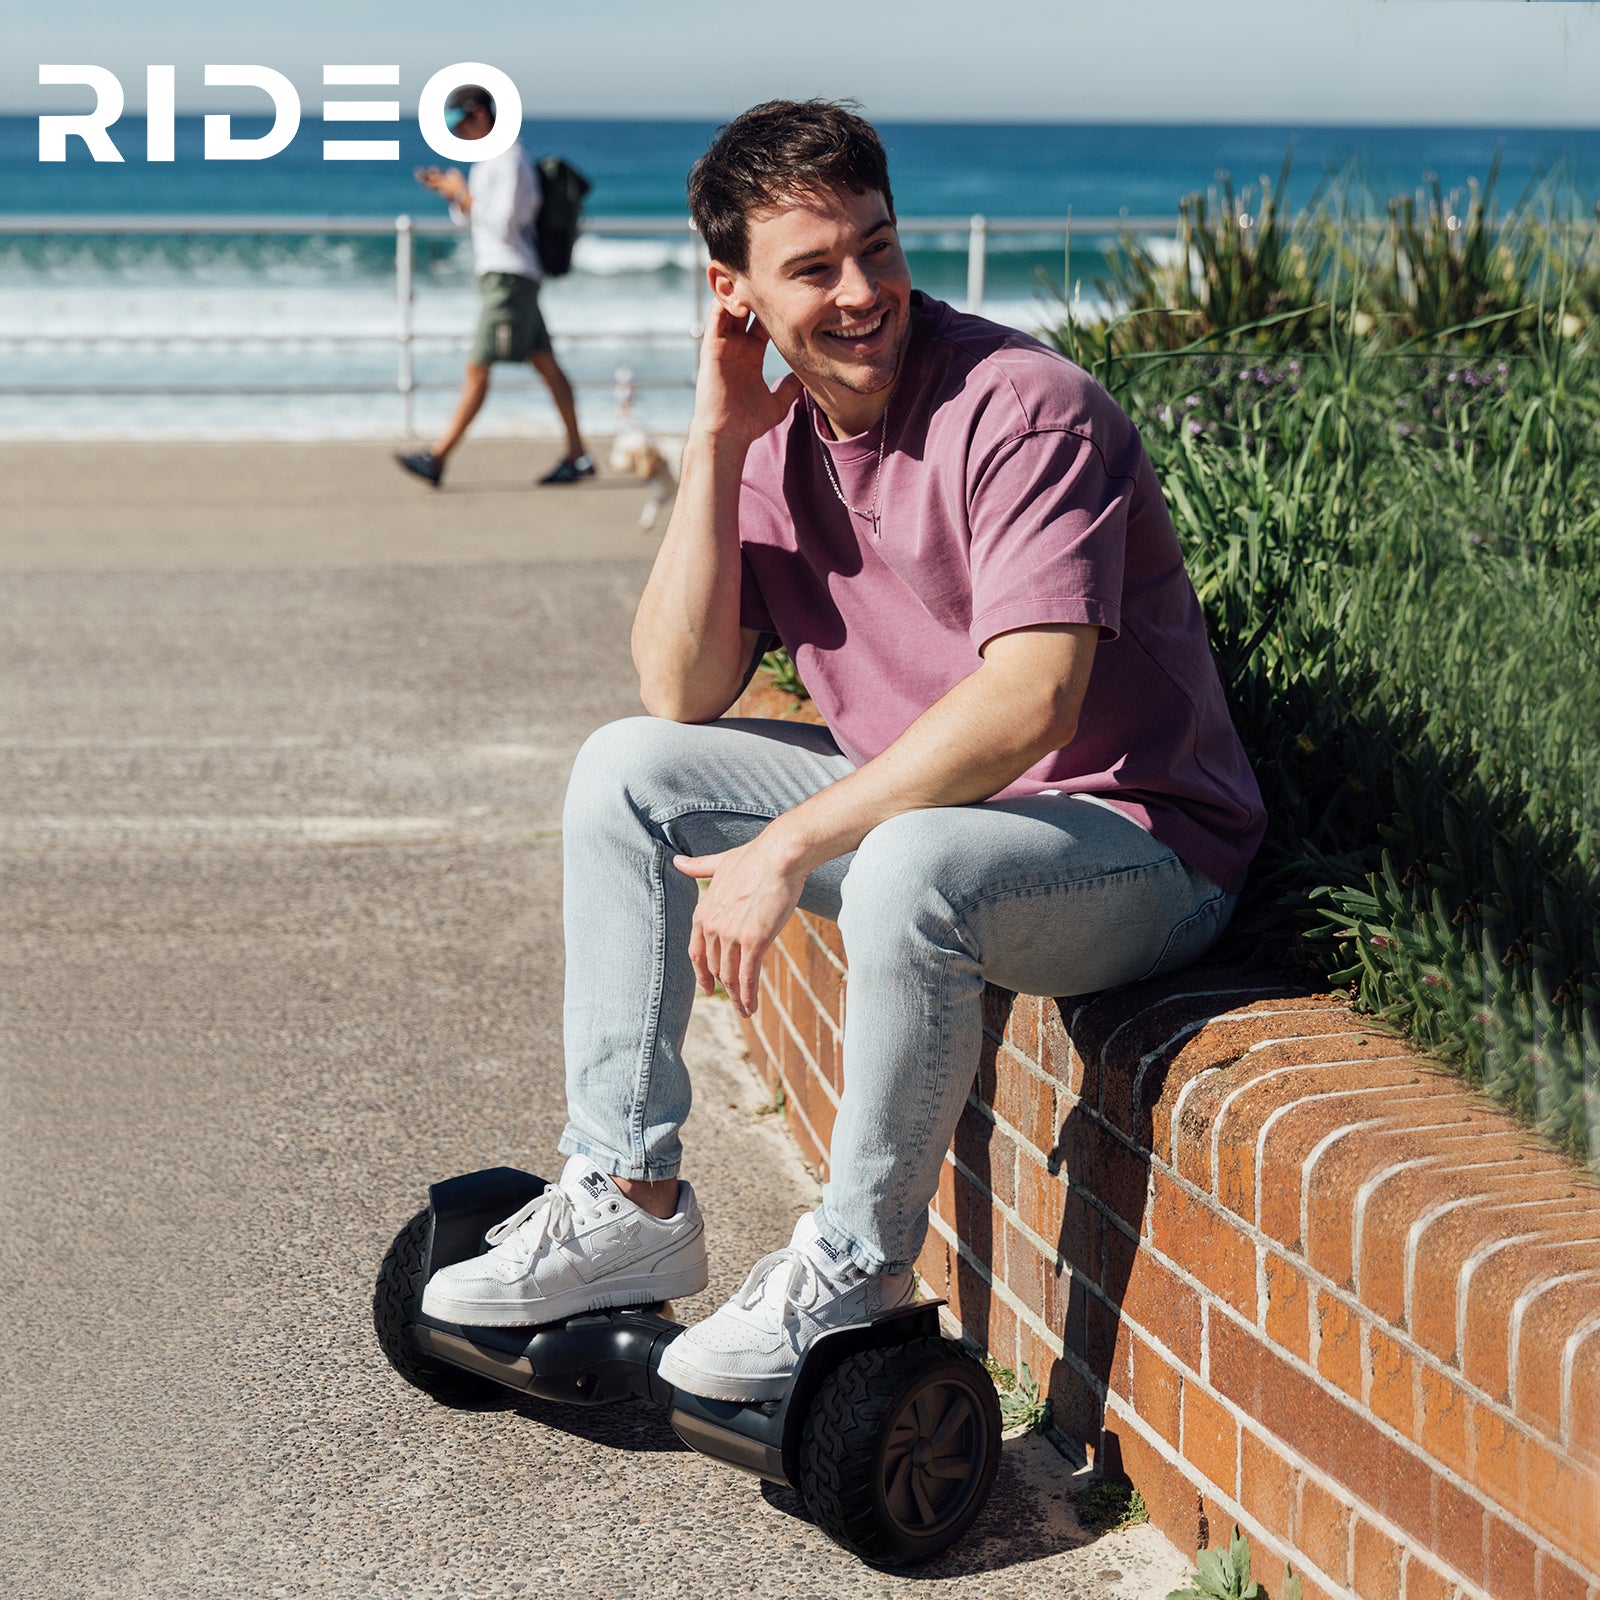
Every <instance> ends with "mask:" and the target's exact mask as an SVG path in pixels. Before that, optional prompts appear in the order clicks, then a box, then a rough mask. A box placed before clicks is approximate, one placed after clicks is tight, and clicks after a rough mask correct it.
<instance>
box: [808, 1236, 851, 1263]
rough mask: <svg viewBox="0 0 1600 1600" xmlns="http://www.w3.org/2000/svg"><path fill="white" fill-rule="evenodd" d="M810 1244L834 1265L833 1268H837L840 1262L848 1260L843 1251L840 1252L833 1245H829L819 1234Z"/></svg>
mask: <svg viewBox="0 0 1600 1600" xmlns="http://www.w3.org/2000/svg"><path fill="white" fill-rule="evenodd" d="M812 1242H813V1243H814V1244H815V1245H816V1247H817V1249H819V1250H820V1251H821V1252H822V1253H823V1255H825V1256H826V1257H827V1258H828V1259H829V1260H830V1261H831V1262H832V1263H833V1264H834V1266H838V1265H839V1263H840V1262H841V1261H847V1260H849V1257H848V1256H847V1255H846V1254H845V1252H844V1251H843V1250H840V1249H839V1248H838V1247H837V1246H835V1245H831V1244H829V1243H828V1241H827V1240H826V1239H824V1238H823V1237H822V1235H821V1234H820V1233H819V1234H818V1235H817V1237H816V1238H815V1240H813V1241H812Z"/></svg>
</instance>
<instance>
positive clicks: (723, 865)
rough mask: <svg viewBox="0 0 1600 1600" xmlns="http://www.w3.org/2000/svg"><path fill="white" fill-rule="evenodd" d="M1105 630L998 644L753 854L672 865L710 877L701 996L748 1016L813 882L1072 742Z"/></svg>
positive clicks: (1050, 630)
mask: <svg viewBox="0 0 1600 1600" xmlns="http://www.w3.org/2000/svg"><path fill="white" fill-rule="evenodd" d="M1099 635H1100V630H1099V628H1098V627H1095V626H1092V625H1087V624H1078V623H1062V624H1052V625H1049V626H1045V627H1037V628H1020V629H1018V630H1016V631H1015V632H1012V633H1004V634H1000V635H999V636H997V637H996V638H994V639H991V640H990V641H989V642H988V644H987V645H986V646H985V647H984V651H983V664H982V665H981V666H980V667H979V668H978V670H977V671H976V672H974V673H972V674H971V675H970V676H969V677H967V678H965V679H963V680H962V681H961V682H960V683H958V684H957V685H956V686H955V687H954V688H953V689H951V690H950V691H949V692H948V693H947V694H945V695H944V696H942V697H941V698H940V699H939V700H937V701H935V702H934V704H933V705H931V706H930V707H929V708H928V709H927V710H926V711H925V712H923V714H922V715H921V716H920V717H918V718H917V720H916V721H915V722H913V723H912V724H911V726H910V727H909V728H907V729H906V731H905V732H904V733H903V734H901V736H900V737H899V738H898V739H896V740H895V742H894V743H893V744H892V745H890V746H889V747H888V749H886V750H884V751H883V752H882V753H881V754H880V755H878V756H876V757H874V758H873V759H872V760H871V761H868V762H867V763H865V764H864V765H863V766H861V767H859V768H858V769H857V770H856V771H855V772H853V773H851V774H850V776H849V777H847V778H843V779H841V780H840V781H839V782H838V783H835V784H831V785H830V786H829V787H828V788H826V789H824V790H822V791H821V792H820V793H818V794H815V795H813V796H812V797H811V798H810V799H809V800H807V801H805V802H803V803H802V804H801V805H798V806H796V807H795V808H794V810H792V811H789V812H786V813H785V814H784V815H783V816H781V817H778V818H776V819H775V820H774V821H772V822H771V823H769V824H768V825H767V827H766V828H765V829H763V830H762V832H761V833H760V834H759V835H758V836H757V837H756V838H755V839H754V840H752V841H751V843H749V844H747V845H743V846H741V847H740V848H739V849H736V850H729V851H725V852H723V853H722V854H720V855H716V856H702V857H697V858H691V857H685V856H679V857H677V858H675V861H674V865H676V866H677V867H678V869H679V870H680V871H683V872H688V873H689V874H691V875H692V876H694V877H710V878H711V879H712V881H711V884H710V887H709V888H708V889H707V890H706V892H705V893H704V894H703V895H702V896H701V898H700V904H699V907H698V908H697V910H696V912H695V926H694V932H693V934H692V935H691V938H690V944H689V955H690V959H691V960H692V961H693V963H694V966H695V971H696V974H697V976H698V978H699V982H700V986H701V988H702V989H705V990H707V991H708V992H709V990H710V989H711V988H712V987H713V985H714V983H715V982H716V981H720V982H721V983H722V984H723V986H724V987H725V988H726V989H727V991H728V993H729V994H730V995H731V996H732V997H733V1000H734V1003H735V1005H736V1006H737V1007H738V1009H739V1010H740V1011H741V1012H742V1013H743V1014H744V1015H746V1016H748V1015H749V1014H750V1013H751V1012H753V1011H754V1010H755V1008H756V999H757V982H758V979H759V976H760V968H761V960H762V957H763V956H764V955H765V954H766V951H767V949H768V947H769V946H770V945H771V943H772V941H773V940H774V939H775V938H776V937H777V936H778V933H779V931H780V929H781V928H782V927H783V924H784V923H785V922H786V921H787V920H788V918H789V915H790V913H791V912H793V910H794V908H795V906H796V905H797V904H798V903H799V900H800V890H801V888H802V886H803V885H804V883H805V880H806V877H807V875H808V874H809V873H810V872H811V871H812V869H813V868H815V867H818V866H820V865H821V864H822V863H823V862H824V861H831V860H832V859H833V858H834V857H835V856H840V855H844V854H846V853H847V852H848V851H851V850H854V849H855V848H856V846H857V845H859V844H860V843H861V841H862V840H863V839H864V838H865V837H866V836H867V834H869V833H870V832H871V831H872V830H873V829H874V828H875V827H877V826H878V825H879V824H880V823H882V822H887V821H888V820H889V818H891V817H895V816H898V815H899V814H900V813H901V812H904V811H917V810H923V809H927V808H929V807H933V806H952V805H964V804H969V803H971V802H973V801H977V800H986V799H988V797H989V796H990V795H993V794H997V793H998V792H999V791H1000V790H1002V789H1004V788H1006V787H1007V786H1008V785H1009V784H1011V783H1012V782H1014V781H1015V780H1016V779H1017V778H1019V777H1021V776H1022V774H1023V773H1024V772H1026V771H1027V770H1028V768H1029V767H1031V766H1032V765H1033V764H1034V763H1035V762H1036V761H1038V760H1040V759H1041V758H1042V757H1043V756H1045V755H1048V754H1049V753H1050V751H1052V750H1059V749H1060V748H1061V747H1062V746H1063V745H1066V744H1069V743H1070V742H1071V741H1072V739H1073V737H1074V735H1075V734H1076V732H1077V725H1078V714H1079V712H1080V710H1081V709H1082V706H1083V696H1084V692H1085V691H1086V689H1087V688H1088V685H1089V674H1090V670H1091V668H1092V667H1093V665H1094V651H1095V645H1096V642H1097V641H1098V639H1099Z"/></svg>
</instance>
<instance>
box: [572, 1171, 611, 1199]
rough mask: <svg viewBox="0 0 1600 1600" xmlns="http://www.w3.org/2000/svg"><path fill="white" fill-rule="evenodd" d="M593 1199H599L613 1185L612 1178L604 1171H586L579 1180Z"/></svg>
mask: <svg viewBox="0 0 1600 1600" xmlns="http://www.w3.org/2000/svg"><path fill="white" fill-rule="evenodd" d="M578 1181H579V1183H581V1184H582V1185H583V1187H584V1191H585V1192H586V1193H587V1194H588V1196H589V1198H590V1199H591V1200H598V1199H599V1198H600V1197H601V1195H603V1194H604V1193H605V1192H606V1190H607V1189H609V1188H610V1187H611V1180H610V1179H609V1178H608V1177H606V1176H605V1175H604V1174H603V1173H599V1172H589V1173H585V1174H584V1176H583V1177H581V1178H580V1179H579V1180H578Z"/></svg>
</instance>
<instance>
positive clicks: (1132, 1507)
mask: <svg viewBox="0 0 1600 1600" xmlns="http://www.w3.org/2000/svg"><path fill="white" fill-rule="evenodd" d="M1072 1509H1073V1511H1074V1512H1075V1513H1076V1514H1077V1518H1078V1521H1079V1522H1080V1523H1082V1524H1083V1530H1084V1532H1085V1533H1087V1534H1089V1535H1090V1536H1091V1537H1093V1538H1096V1539H1099V1538H1101V1537H1103V1536H1104V1535H1106V1534H1108V1533H1121V1532H1122V1530H1123V1529H1124V1528H1133V1527H1137V1526H1138V1525H1139V1524H1140V1523H1141V1522H1148V1521H1149V1520H1150V1514H1149V1512H1148V1511H1146V1510H1145V1504H1144V1496H1143V1495H1141V1494H1140V1493H1139V1491H1138V1490H1137V1489H1135V1488H1134V1486H1133V1485H1132V1484H1131V1483H1122V1482H1120V1481H1118V1480H1115V1479H1111V1478H1101V1479H1100V1480H1099V1481H1098V1482H1097V1483H1093V1484H1091V1485H1090V1486H1089V1487H1088V1488H1087V1489H1085V1490H1084V1491H1083V1492H1082V1493H1081V1494H1077V1495H1074V1496H1073V1497H1072Z"/></svg>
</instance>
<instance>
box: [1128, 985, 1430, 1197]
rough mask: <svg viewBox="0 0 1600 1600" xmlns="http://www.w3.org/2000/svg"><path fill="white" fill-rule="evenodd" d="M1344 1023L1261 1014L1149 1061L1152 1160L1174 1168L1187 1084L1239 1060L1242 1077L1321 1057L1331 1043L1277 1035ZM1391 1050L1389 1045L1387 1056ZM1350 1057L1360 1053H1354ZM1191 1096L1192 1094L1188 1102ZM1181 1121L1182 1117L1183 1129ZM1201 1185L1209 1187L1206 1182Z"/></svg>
mask: <svg viewBox="0 0 1600 1600" xmlns="http://www.w3.org/2000/svg"><path fill="white" fill-rule="evenodd" d="M1348 1021H1349V1018H1348V1014H1347V1013H1345V1014H1335V1013H1332V1012H1325V1013H1321V1014H1318V1013H1312V1014H1310V1015H1309V1016H1302V1017H1296V1018H1293V1019H1292V1021H1291V1019H1289V1018H1285V1017H1281V1016H1278V1015H1276V1014H1274V1013H1272V1012H1266V1011H1263V1012H1260V1013H1257V1014H1253V1015H1251V1016H1248V1017H1246V1018H1243V1019H1239V1020H1235V1021H1232V1022H1229V1023H1227V1024H1213V1025H1207V1026H1205V1027H1202V1028H1201V1029H1200V1031H1199V1032H1198V1033H1194V1034H1191V1035H1190V1036H1189V1037H1188V1038H1187V1039H1184V1040H1182V1041H1181V1042H1180V1043H1179V1044H1178V1046H1177V1049H1176V1052H1175V1053H1173V1054H1171V1056H1170V1059H1167V1060H1162V1061H1157V1062H1155V1063H1152V1064H1151V1066H1150V1067H1149V1068H1148V1069H1147V1071H1146V1075H1145V1084H1144V1092H1143V1095H1142V1099H1143V1102H1144V1108H1145V1110H1146V1113H1147V1115H1148V1117H1149V1122H1150V1149H1151V1151H1152V1152H1153V1153H1154V1155H1155V1156H1156V1158H1157V1160H1159V1161H1162V1162H1164V1163H1167V1164H1176V1163H1175V1160H1174V1154H1173V1150H1174V1138H1175V1134H1176V1133H1177V1131H1178V1130H1175V1129H1174V1127H1173V1121H1172V1119H1173V1115H1174V1113H1175V1111H1176V1109H1177V1103H1178V1101H1179V1099H1180V1098H1183V1097H1184V1091H1185V1089H1187V1088H1188V1086H1189V1085H1190V1084H1191V1083H1195V1082H1196V1080H1198V1079H1201V1078H1204V1077H1206V1076H1207V1075H1211V1074H1216V1073H1217V1072H1219V1071H1220V1070H1221V1069H1222V1068H1225V1067H1229V1066H1232V1065H1233V1064H1234V1063H1236V1062H1238V1061H1240V1060H1241V1058H1248V1062H1249V1063H1250V1064H1247V1065H1246V1066H1245V1067H1244V1068H1243V1071H1244V1072H1245V1073H1246V1074H1247V1075H1248V1074H1250V1073H1251V1072H1255V1071H1261V1070H1266V1069H1267V1068H1268V1067H1271V1066H1286V1065H1290V1064H1297V1063H1299V1062H1302V1061H1304V1062H1309V1061H1314V1060H1320V1059H1326V1058H1327V1055H1328V1053H1329V1052H1331V1051H1332V1050H1333V1049H1334V1048H1335V1046H1334V1041H1332V1040H1321V1039H1317V1038H1293V1039H1282V1035H1283V1034H1284V1033H1285V1031H1286V1030H1292V1029H1295V1028H1307V1029H1312V1030H1318V1031H1320V1030H1322V1029H1324V1028H1337V1027H1343V1026H1346V1025H1347V1024H1348ZM1274 1039H1279V1040H1281V1042H1280V1043H1278V1044H1273V1045H1270V1046H1269V1048H1267V1049H1261V1048H1259V1047H1260V1046H1262V1045H1264V1044H1267V1043H1268V1041H1271V1040H1274ZM1338 1048H1339V1050H1340V1053H1341V1054H1348V1053H1350V1041H1349V1040H1348V1039H1345V1040H1341V1041H1339V1042H1338ZM1397 1048H1398V1047H1397V1046H1395V1045H1394V1044H1393V1043H1392V1042H1389V1053H1393V1052H1394V1050H1395V1049H1397ZM1319 1049H1321V1050H1322V1051H1323V1053H1322V1054H1321V1055H1319V1054H1318V1053H1317V1052H1318V1050H1319ZM1355 1053H1358V1054H1359V1053H1362V1052H1361V1051H1359V1050H1357V1051H1356V1052H1355ZM1192 1094H1193V1091H1191V1095H1190V1097H1191V1098H1192ZM1187 1120H1188V1119H1187V1117H1186V1118H1185V1125H1186V1126H1187ZM1208 1148H1209V1145H1208ZM1206 1187H1207V1188H1209V1187H1210V1184H1209V1182H1208V1183H1207V1185H1206Z"/></svg>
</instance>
